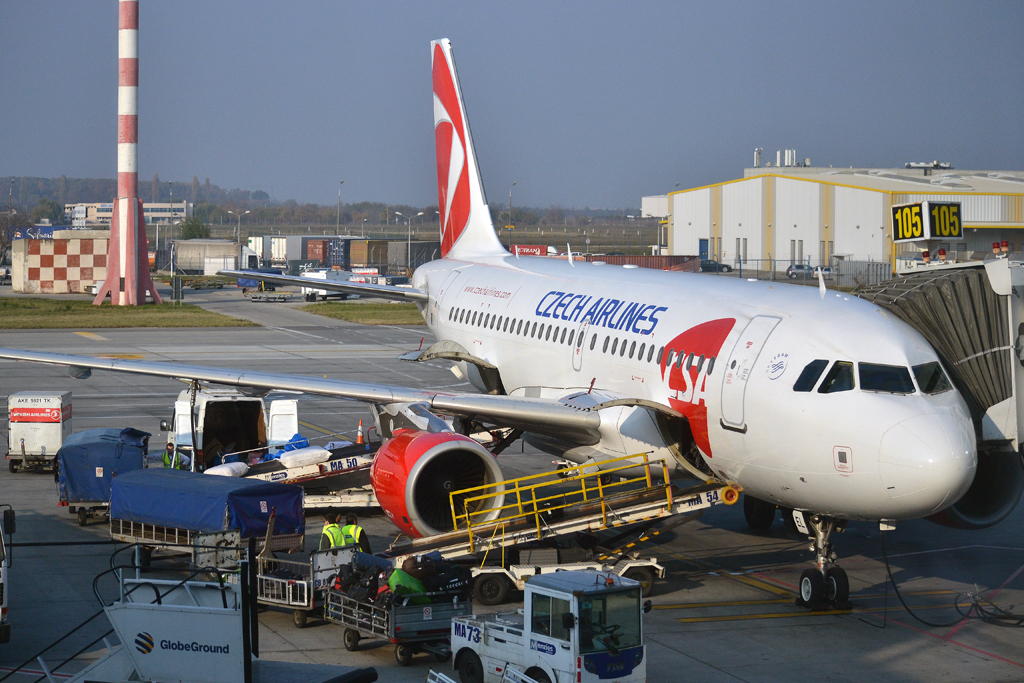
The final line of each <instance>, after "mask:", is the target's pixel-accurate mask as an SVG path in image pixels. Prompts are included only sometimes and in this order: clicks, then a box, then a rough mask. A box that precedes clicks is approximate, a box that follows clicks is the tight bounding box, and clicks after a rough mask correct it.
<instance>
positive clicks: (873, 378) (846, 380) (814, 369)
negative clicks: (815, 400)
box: [793, 358, 953, 394]
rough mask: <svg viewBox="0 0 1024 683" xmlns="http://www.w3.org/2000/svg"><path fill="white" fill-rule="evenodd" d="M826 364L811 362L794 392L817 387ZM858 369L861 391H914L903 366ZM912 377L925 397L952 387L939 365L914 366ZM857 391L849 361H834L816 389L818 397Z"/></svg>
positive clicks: (868, 365) (864, 365)
mask: <svg viewBox="0 0 1024 683" xmlns="http://www.w3.org/2000/svg"><path fill="white" fill-rule="evenodd" d="M827 367H828V361H827V360H824V359H821V358H819V359H816V360H812V361H811V362H810V363H808V364H807V365H806V366H804V369H803V371H802V372H801V373H800V376H799V377H797V380H796V383H795V384H794V385H793V391H799V392H810V391H813V390H814V387H815V385H817V384H818V379H819V378H820V377H821V375H822V373H823V372H825V368H827ZM857 370H858V374H859V376H860V389H861V391H874V392H879V393H885V394H913V393H914V392H915V391H916V389H915V388H914V382H913V380H911V379H910V370H908V369H907V368H905V367H903V366H902V365H881V364H878V363H857ZM913 371H914V377H916V378H917V384H918V386H919V387H920V388H921V391H922V392H924V393H926V394H940V393H942V392H944V391H948V390H950V389H952V388H953V385H952V384H951V383H950V381H949V378H948V377H946V373H944V372H943V371H942V366H940V365H939V364H938V363H937V362H934V361H933V362H931V363H924V364H922V365H915V366H914V367H913ZM855 388H856V382H855V380H854V372H853V363H852V362H851V361H845V360H837V361H836V362H835V363H833V364H832V367H831V368H829V371H828V373H827V374H826V375H825V379H824V380H822V382H821V385H820V386H818V393H819V394H833V393H836V392H840V391H852V390H853V389H855Z"/></svg>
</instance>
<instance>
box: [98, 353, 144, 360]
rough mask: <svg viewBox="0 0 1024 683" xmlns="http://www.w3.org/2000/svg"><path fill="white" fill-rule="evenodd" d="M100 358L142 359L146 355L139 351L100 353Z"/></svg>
mask: <svg viewBox="0 0 1024 683" xmlns="http://www.w3.org/2000/svg"><path fill="white" fill-rule="evenodd" d="M96 355H97V356H98V357H99V358H119V359H121V360H142V359H144V358H145V356H143V355H140V354H138V353H98V354H96Z"/></svg>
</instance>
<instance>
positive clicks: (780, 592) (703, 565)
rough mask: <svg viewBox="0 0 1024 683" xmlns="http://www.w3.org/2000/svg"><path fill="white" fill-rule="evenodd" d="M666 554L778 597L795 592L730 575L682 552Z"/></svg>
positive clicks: (746, 577) (669, 551)
mask: <svg viewBox="0 0 1024 683" xmlns="http://www.w3.org/2000/svg"><path fill="white" fill-rule="evenodd" d="M665 553H666V554H667V555H669V556H671V557H675V558H676V559H682V560H684V561H686V562H689V563H691V564H693V565H696V566H697V567H700V568H701V569H706V570H714V571H715V572H716V574H717V575H718V576H724V577H725V578H728V579H732V580H733V581H738V582H740V583H745V584H747V585H749V586H753V587H754V588H759V589H761V590H763V591H767V592H769V593H775V594H776V595H785V596H791V595H793V592H792V591H791V590H786V589H783V588H778V587H776V586H773V585H771V584H770V583H766V582H764V581H760V580H758V579H752V578H750V577H748V576H737V575H735V574H729V573H728V572H727V571H726V570H724V569H721V568H719V567H716V566H715V565H713V564H711V563H709V562H704V561H702V560H697V559H694V558H692V557H688V556H686V555H684V554H683V553H680V552H675V551H671V550H666V551H665Z"/></svg>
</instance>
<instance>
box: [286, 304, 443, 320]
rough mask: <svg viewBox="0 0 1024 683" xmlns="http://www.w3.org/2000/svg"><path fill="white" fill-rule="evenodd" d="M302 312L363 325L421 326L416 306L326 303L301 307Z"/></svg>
mask: <svg viewBox="0 0 1024 683" xmlns="http://www.w3.org/2000/svg"><path fill="white" fill-rule="evenodd" d="M301 310H303V311H306V312H308V313H316V314H317V315H325V316H327V317H328V318H338V319H340V320H347V321H349V322H353V323H362V324H363V325H423V324H424V322H423V316H422V315H420V312H419V309H418V308H416V304H356V303H351V304H346V303H338V302H334V301H327V302H325V303H322V304H309V305H308V306H303V307H302V309H301Z"/></svg>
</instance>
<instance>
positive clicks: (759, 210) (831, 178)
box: [645, 165, 1024, 270]
mask: <svg viewBox="0 0 1024 683" xmlns="http://www.w3.org/2000/svg"><path fill="white" fill-rule="evenodd" d="M645 199H649V200H652V201H651V202H649V203H648V204H645V205H650V206H652V207H653V206H654V205H655V204H654V203H653V199H654V198H645ZM666 199H667V202H666V203H667V221H668V249H669V253H670V254H700V255H701V256H702V258H712V259H716V260H718V261H720V262H722V263H726V264H729V265H732V266H734V267H735V266H736V265H739V264H740V263H741V261H742V263H743V265H744V266H745V267H752V268H757V269H759V270H767V269H768V266H767V264H768V263H769V260H770V261H771V268H774V269H775V270H785V269H786V268H787V267H788V266H789V265H790V264H791V263H807V264H809V265H811V266H817V265H819V264H824V265H834V264H835V261H836V260H840V259H842V260H850V261H868V262H872V261H874V262H889V263H895V259H896V258H897V257H899V256H900V255H901V253H903V252H904V250H905V249H907V248H906V247H905V246H904V245H899V244H897V245H895V248H894V245H893V242H892V217H891V207H892V206H893V205H894V204H904V203H908V202H917V201H923V200H931V201H953V202H960V203H961V207H962V211H963V223H964V226H963V227H964V235H963V239H962V240H959V241H955V242H948V243H943V244H941V245H940V247H941V248H944V249H946V252H947V254H949V255H950V257H951V258H966V257H968V253H969V252H989V251H991V247H992V243H993V242H997V241H998V242H1002V241H1004V240H1005V241H1008V242H1009V246H1010V251H1017V250H1024V172H1021V171H960V170H952V169H948V168H931V167H929V168H920V167H919V168H900V169H867V168H820V167H818V168H816V167H810V166H795V165H794V166H783V167H768V168H747V169H745V170H744V174H743V177H742V178H739V179H736V180H730V181H727V182H723V183H716V184H714V185H707V186H704V187H696V188H692V189H688V190H680V191H677V192H671V193H669V194H668V195H667V196H666ZM909 250H912V251H917V250H916V249H914V248H913V247H911V248H910V249H909Z"/></svg>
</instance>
